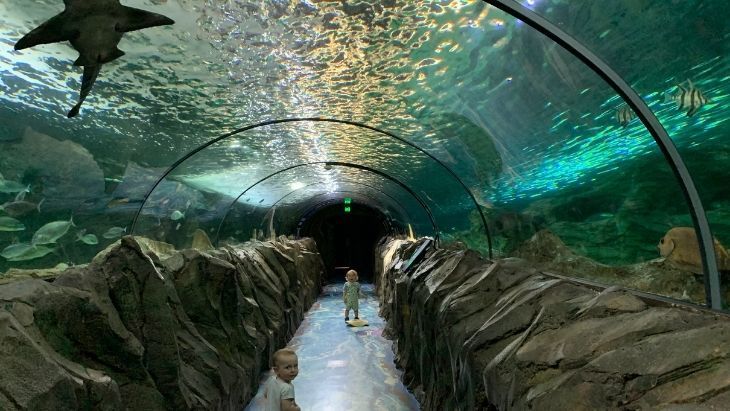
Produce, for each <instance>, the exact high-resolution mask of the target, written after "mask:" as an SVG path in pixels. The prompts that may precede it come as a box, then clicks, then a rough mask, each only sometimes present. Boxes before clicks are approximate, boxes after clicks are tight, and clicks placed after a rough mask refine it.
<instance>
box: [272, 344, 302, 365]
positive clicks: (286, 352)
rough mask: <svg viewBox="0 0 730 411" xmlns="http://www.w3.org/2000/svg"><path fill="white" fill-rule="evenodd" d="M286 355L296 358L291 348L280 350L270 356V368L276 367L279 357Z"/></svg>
mask: <svg viewBox="0 0 730 411" xmlns="http://www.w3.org/2000/svg"><path fill="white" fill-rule="evenodd" d="M287 355H293V356H295V357H296V356H297V353H296V352H294V350H292V349H291V348H282V349H280V350H276V352H275V353H274V355H272V356H271V362H272V363H273V364H272V366H274V367H276V366H278V365H279V362H280V361H281V357H284V356H287Z"/></svg>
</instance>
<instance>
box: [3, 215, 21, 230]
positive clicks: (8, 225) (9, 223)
mask: <svg viewBox="0 0 730 411" xmlns="http://www.w3.org/2000/svg"><path fill="white" fill-rule="evenodd" d="M23 230H25V225H24V224H23V223H21V222H20V221H18V220H16V219H14V218H13V217H0V231H23Z"/></svg>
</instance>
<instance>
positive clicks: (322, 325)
mask: <svg viewBox="0 0 730 411" xmlns="http://www.w3.org/2000/svg"><path fill="white" fill-rule="evenodd" d="M343 285H344V283H341V284H334V285H328V286H326V287H324V290H323V291H322V294H321V295H320V296H319V299H317V301H316V302H315V303H314V305H312V308H310V310H309V312H307V314H306V315H305V317H304V321H303V322H302V325H301V326H300V327H299V329H298V330H297V333H296V334H295V335H294V338H292V340H291V341H290V342H289V345H288V346H289V347H290V348H292V349H294V350H295V351H296V352H297V355H298V356H299V375H298V376H297V378H296V379H295V380H294V381H293V384H294V389H295V395H296V402H297V404H299V406H300V407H301V409H302V411H330V410H332V411H380V410H382V411H401V410H419V409H420V407H419V405H418V402H417V401H416V399H415V398H414V397H413V395H412V394H411V393H410V392H408V390H407V389H406V387H405V386H403V383H402V382H401V379H400V377H401V374H402V372H401V371H400V370H398V369H396V368H395V364H394V363H393V350H392V348H391V346H392V342H391V341H390V340H387V339H385V338H383V336H382V335H381V333H382V331H383V327H384V326H385V322H384V320H383V319H382V318H380V317H378V300H377V297H375V294H374V290H373V285H372V284H363V287H362V289H363V291H364V293H365V295H366V296H367V298H365V299H363V298H361V299H360V318H363V319H366V320H368V322H369V323H370V325H369V326H366V327H360V328H355V327H348V326H347V325H346V324H345V321H344V304H343V303H342V286H343ZM350 318H352V313H350ZM269 375H270V371H269V372H267V373H265V375H263V376H262V380H261V382H262V383H263V382H264V381H265V380H266V378H268V377H269ZM262 396H263V392H262V387H259V392H258V393H257V394H256V396H255V397H254V398H253V399H252V400H251V403H250V404H249V405H248V407H246V411H261V410H263V409H264V406H263V397H262Z"/></svg>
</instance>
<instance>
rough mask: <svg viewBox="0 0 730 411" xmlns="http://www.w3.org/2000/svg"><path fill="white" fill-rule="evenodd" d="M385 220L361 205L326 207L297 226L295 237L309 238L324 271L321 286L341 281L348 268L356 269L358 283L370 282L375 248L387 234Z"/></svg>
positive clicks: (378, 213)
mask: <svg viewBox="0 0 730 411" xmlns="http://www.w3.org/2000/svg"><path fill="white" fill-rule="evenodd" d="M390 227H391V226H390V224H389V221H388V218H387V217H386V216H385V215H384V214H383V213H381V212H380V211H378V210H375V209H374V208H371V207H368V206H366V205H364V204H352V206H351V207H350V211H349V212H345V206H344V205H343V204H333V205H328V206H326V207H324V208H322V209H320V210H318V211H317V212H316V213H314V214H312V215H311V216H310V217H309V218H307V219H306V220H304V221H303V222H302V223H301V230H300V232H299V235H300V236H302V237H312V238H314V240H315V242H316V243H317V248H318V249H319V252H320V254H321V255H322V260H323V261H324V265H325V268H326V272H325V274H324V277H323V281H324V282H325V283H333V282H343V281H345V273H346V272H347V270H348V269H354V270H357V272H358V274H359V280H360V282H372V281H373V270H374V264H375V246H376V245H377V243H378V241H379V240H380V239H381V238H382V237H384V236H386V235H388V234H390V233H391V231H392V230H391V228H390Z"/></svg>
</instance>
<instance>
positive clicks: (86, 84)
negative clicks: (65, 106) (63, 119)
mask: <svg viewBox="0 0 730 411" xmlns="http://www.w3.org/2000/svg"><path fill="white" fill-rule="evenodd" d="M99 70H101V64H97V65H95V66H85V67H84V75H83V76H82V77H81V93H80V94H79V102H78V103H76V105H75V106H73V108H72V109H71V111H69V112H68V117H69V118H71V117H75V116H76V115H77V114H79V109H80V108H81V103H83V102H84V100H85V99H86V96H88V95H89V91H91V87H92V86H93V85H94V82H95V81H96V77H97V76H98V75H99Z"/></svg>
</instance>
